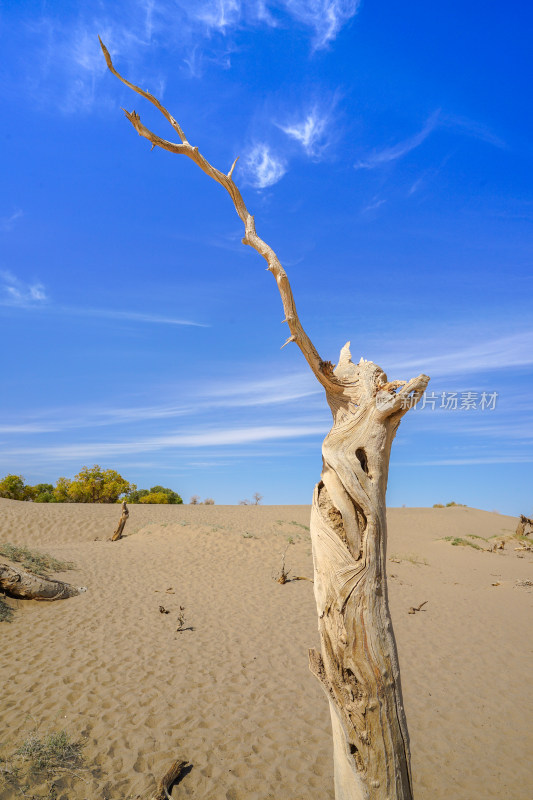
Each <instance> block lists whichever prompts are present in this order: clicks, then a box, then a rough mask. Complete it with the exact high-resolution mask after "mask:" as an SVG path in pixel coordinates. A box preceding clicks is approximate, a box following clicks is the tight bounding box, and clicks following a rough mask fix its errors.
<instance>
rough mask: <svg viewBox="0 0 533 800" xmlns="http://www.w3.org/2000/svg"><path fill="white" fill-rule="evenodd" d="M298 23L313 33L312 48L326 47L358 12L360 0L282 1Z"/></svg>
mask: <svg viewBox="0 0 533 800" xmlns="http://www.w3.org/2000/svg"><path fill="white" fill-rule="evenodd" d="M283 5H284V6H285V8H286V10H287V11H288V12H289V14H291V16H293V17H294V19H296V20H297V21H298V22H301V23H303V24H304V25H306V26H308V27H310V28H312V29H313V31H314V42H313V44H314V48H315V50H320V49H322V48H325V47H327V46H328V45H329V44H330V43H331V42H332V41H333V40H334V39H335V38H336V37H337V35H338V33H339V31H340V30H341V28H342V27H343V26H344V25H346V23H347V22H349V21H350V20H351V19H352V18H353V17H355V15H356V14H357V11H358V10H359V5H360V0H283Z"/></svg>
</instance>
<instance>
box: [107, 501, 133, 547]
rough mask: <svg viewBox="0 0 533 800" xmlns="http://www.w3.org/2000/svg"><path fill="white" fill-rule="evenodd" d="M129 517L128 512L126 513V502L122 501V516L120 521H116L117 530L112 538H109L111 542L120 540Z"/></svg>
mask: <svg viewBox="0 0 533 800" xmlns="http://www.w3.org/2000/svg"><path fill="white" fill-rule="evenodd" d="M129 515H130V512H129V511H128V506H127V504H126V501H125V500H123V501H122V514H121V515H120V519H119V521H118V525H117V528H116V530H115V532H114V534H113V536H112V537H111V541H112V542H116V541H117V540H118V539H122V532H123V530H124V527H125V525H126V522H127V521H128V517H129Z"/></svg>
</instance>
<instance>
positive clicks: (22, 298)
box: [0, 270, 209, 328]
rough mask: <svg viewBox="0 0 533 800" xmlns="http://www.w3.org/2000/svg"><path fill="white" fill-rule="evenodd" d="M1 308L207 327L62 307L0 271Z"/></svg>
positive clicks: (140, 314) (31, 285) (40, 286)
mask: <svg viewBox="0 0 533 800" xmlns="http://www.w3.org/2000/svg"><path fill="white" fill-rule="evenodd" d="M0 280H1V281H2V284H1V285H0V305H2V306H14V307H17V308H20V309H31V310H36V309H37V310H40V311H43V312H45V313H47V314H67V315H70V316H76V317H80V316H84V317H102V318H105V319H114V320H117V321H119V322H120V321H124V322H146V323H154V324H156V325H190V326H193V327H195V328H206V327H209V326H208V325H206V324H205V323H202V322H193V321H192V320H188V319H181V318H178V317H170V316H164V315H162V314H151V313H150V312H146V311H120V310H115V309H112V308H109V309H108V308H86V307H84V306H61V305H55V304H53V303H51V302H49V297H48V295H47V293H46V290H45V287H44V286H43V284H42V283H40V282H35V283H25V282H24V281H21V280H20V279H19V278H17V277H15V275H13V274H12V273H11V272H8V271H5V270H4V271H0Z"/></svg>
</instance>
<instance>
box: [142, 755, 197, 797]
mask: <svg viewBox="0 0 533 800" xmlns="http://www.w3.org/2000/svg"><path fill="white" fill-rule="evenodd" d="M190 767H191V765H190V764H189V763H187V761H179V760H178V761H174V763H173V764H172V766H171V767H170V769H169V770H168V771H167V772H165V774H164V775H163V777H162V778H161V780H160V781H159V783H158V784H157V789H156V791H155V794H153V795H152V797H151V798H150V800H171V797H170V794H169V789H170V788H171V787H172V785H173V784H174V783H176V782H177V781H178V780H179V779H180V778H181V777H182V776H183V774H184V773H185V772H188V771H189V770H190Z"/></svg>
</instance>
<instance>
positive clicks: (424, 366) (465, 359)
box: [390, 331, 533, 377]
mask: <svg viewBox="0 0 533 800" xmlns="http://www.w3.org/2000/svg"><path fill="white" fill-rule="evenodd" d="M390 363H394V369H395V371H398V372H403V371H406V372H411V371H413V372H416V371H417V370H418V371H423V372H425V373H427V374H428V375H432V376H435V377H437V376H444V375H462V374H465V373H475V372H492V371H496V370H501V369H507V368H509V367H525V366H529V365H531V364H533V331H522V332H520V333H515V334H512V335H510V336H503V337H501V338H498V339H481V340H479V341H477V342H476V343H475V344H471V345H469V346H468V347H458V348H457V349H454V350H450V351H449V352H447V353H441V354H440V355H437V356H435V355H431V354H430V353H429V352H427V354H426V355H422V356H421V357H420V358H417V359H413V360H400V359H394V358H393V359H391V361H390Z"/></svg>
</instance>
